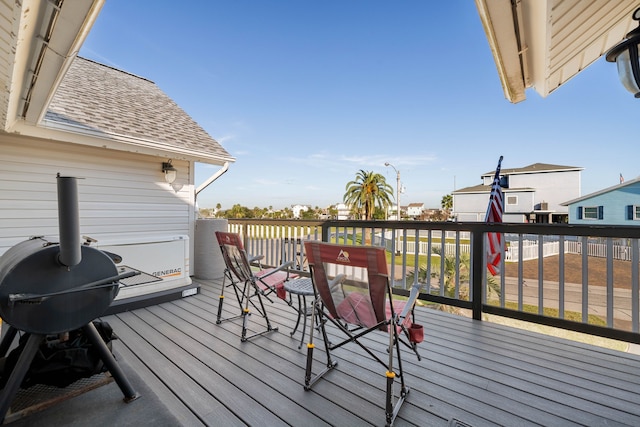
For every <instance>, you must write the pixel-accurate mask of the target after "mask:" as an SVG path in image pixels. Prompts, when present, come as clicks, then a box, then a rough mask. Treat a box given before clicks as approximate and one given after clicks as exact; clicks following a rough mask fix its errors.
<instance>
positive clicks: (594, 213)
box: [578, 206, 604, 219]
mask: <svg viewBox="0 0 640 427" xmlns="http://www.w3.org/2000/svg"><path fill="white" fill-rule="evenodd" d="M603 218H604V206H580V207H579V208H578V219H603Z"/></svg>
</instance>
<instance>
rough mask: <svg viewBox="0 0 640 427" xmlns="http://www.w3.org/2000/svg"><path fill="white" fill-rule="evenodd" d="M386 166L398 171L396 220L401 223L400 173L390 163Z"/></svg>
mask: <svg viewBox="0 0 640 427" xmlns="http://www.w3.org/2000/svg"><path fill="white" fill-rule="evenodd" d="M384 165H385V166H391V167H392V168H393V170H394V171H396V204H397V210H396V218H397V220H398V221H400V171H399V170H398V169H396V167H395V166H393V165H392V164H391V163H389V162H386V163H385V164H384Z"/></svg>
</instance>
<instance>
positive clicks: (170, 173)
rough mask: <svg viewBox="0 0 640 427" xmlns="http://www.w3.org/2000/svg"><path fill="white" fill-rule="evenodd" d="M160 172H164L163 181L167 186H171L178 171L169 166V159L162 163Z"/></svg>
mask: <svg viewBox="0 0 640 427" xmlns="http://www.w3.org/2000/svg"><path fill="white" fill-rule="evenodd" d="M162 172H164V179H165V181H167V182H168V183H169V184H173V181H175V180H176V176H178V169H176V168H174V167H173V165H172V164H171V159H169V161H168V162H163V163H162Z"/></svg>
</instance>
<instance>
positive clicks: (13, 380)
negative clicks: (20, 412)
mask: <svg viewBox="0 0 640 427" xmlns="http://www.w3.org/2000/svg"><path fill="white" fill-rule="evenodd" d="M42 340H44V335H39V334H31V335H29V339H28V340H27V344H26V345H25V347H24V350H22V353H20V357H18V362H17V363H16V366H15V367H14V368H13V371H11V376H10V377H9V380H8V381H7V384H6V385H5V386H4V389H2V394H0V423H3V422H4V417H5V416H6V415H7V411H9V407H10V406H11V402H12V401H13V398H14V397H15V395H16V393H17V392H18V389H19V388H20V385H21V384H22V380H23V379H24V376H25V375H26V374H27V371H28V370H29V367H30V366H31V361H32V360H33V357H34V356H35V355H36V352H37V351H38V349H39V348H40V343H41V342H42Z"/></svg>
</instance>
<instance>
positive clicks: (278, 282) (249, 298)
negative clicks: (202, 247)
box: [216, 231, 297, 342]
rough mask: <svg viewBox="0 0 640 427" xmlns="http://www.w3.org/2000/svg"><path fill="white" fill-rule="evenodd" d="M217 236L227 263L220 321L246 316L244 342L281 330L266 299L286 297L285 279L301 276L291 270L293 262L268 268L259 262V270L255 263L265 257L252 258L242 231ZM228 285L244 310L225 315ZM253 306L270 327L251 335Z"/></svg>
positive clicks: (219, 315) (219, 313)
mask: <svg viewBox="0 0 640 427" xmlns="http://www.w3.org/2000/svg"><path fill="white" fill-rule="evenodd" d="M216 238H217V239H218V244H219V245H220V250H221V251H222V257H223V258H224V263H225V265H226V268H225V271H224V279H223V282H222V290H221V292H220V302H219V303H218V314H217V318H216V323H217V324H220V323H222V322H224V321H227V320H233V319H238V318H242V335H241V337H240V340H241V341H243V342H244V341H247V340H248V339H250V338H253V337H255V336H258V335H263V334H266V333H268V332H273V331H277V330H278V328H277V327H272V326H271V322H270V321H269V317H268V316H267V311H266V310H265V306H264V302H263V300H262V299H263V298H265V299H266V300H268V301H269V302H273V300H272V299H271V298H272V296H273V295H274V294H275V295H276V296H278V298H281V299H285V298H286V291H285V289H284V282H286V281H287V280H289V279H292V278H294V277H297V275H295V274H290V273H289V267H291V265H292V264H293V262H285V263H283V264H281V265H280V266H278V267H277V268H267V269H263V268H262V267H261V265H260V264H259V263H258V269H259V270H258V271H255V272H254V271H253V270H252V268H251V265H252V264H253V263H255V262H256V261H259V260H260V259H262V258H263V257H262V256H256V257H251V258H250V257H249V256H248V255H247V253H246V251H245V250H244V247H243V245H242V240H241V239H240V236H239V235H238V234H235V233H226V232H222V231H216ZM227 282H228V283H227ZM227 287H230V288H232V289H233V291H234V293H235V296H236V299H237V301H238V307H239V308H240V314H238V315H236V316H232V317H228V318H224V319H223V318H222V305H223V303H224V291H225V288H227ZM250 306H251V307H253V308H254V309H255V310H256V311H257V312H258V313H259V314H260V316H262V317H263V318H264V320H265V322H266V328H267V329H266V330H265V331H262V332H258V333H255V334H253V335H250V336H247V327H248V324H249V317H250V316H251V310H250V308H249V307H250Z"/></svg>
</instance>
